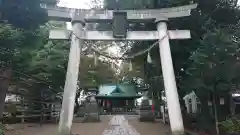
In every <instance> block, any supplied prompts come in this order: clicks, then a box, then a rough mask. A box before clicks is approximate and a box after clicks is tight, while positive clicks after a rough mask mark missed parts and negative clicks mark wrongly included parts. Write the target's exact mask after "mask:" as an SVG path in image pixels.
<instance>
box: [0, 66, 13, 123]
mask: <svg viewBox="0 0 240 135" xmlns="http://www.w3.org/2000/svg"><path fill="white" fill-rule="evenodd" d="M11 76H12V68H11V67H8V68H4V69H1V70H0V122H1V120H2V116H3V111H4V105H5V98H6V94H7V91H8V87H9V84H10V78H11Z"/></svg>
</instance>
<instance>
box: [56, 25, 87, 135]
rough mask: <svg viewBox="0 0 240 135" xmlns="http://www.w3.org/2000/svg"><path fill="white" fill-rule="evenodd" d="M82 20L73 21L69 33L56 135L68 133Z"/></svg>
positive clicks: (72, 110)
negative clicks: (69, 41) (67, 56)
mask: <svg viewBox="0 0 240 135" xmlns="http://www.w3.org/2000/svg"><path fill="white" fill-rule="evenodd" d="M83 25H84V23H83V21H82V22H80V21H76V22H75V21H73V22H72V27H73V32H74V34H72V35H71V46H70V52H69V59H68V67H67V74H66V80H65V86H64V93H63V101H62V109H61V113H60V121H59V126H58V135H70V134H71V133H70V131H71V126H72V121H73V112H74V103H75V97H76V90H77V80H78V74H79V65H80V56H81V48H82V45H83V40H82V39H79V37H82V35H81V34H82V29H83Z"/></svg>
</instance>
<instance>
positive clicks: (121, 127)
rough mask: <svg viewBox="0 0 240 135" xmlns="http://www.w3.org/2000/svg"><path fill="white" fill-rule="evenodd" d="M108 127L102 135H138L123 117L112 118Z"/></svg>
mask: <svg viewBox="0 0 240 135" xmlns="http://www.w3.org/2000/svg"><path fill="white" fill-rule="evenodd" d="M109 125H110V129H105V130H104V132H103V133H102V135H140V134H139V133H138V132H137V131H136V130H135V129H134V127H132V126H131V125H129V124H128V120H127V119H126V118H125V117H124V116H123V115H116V116H113V117H112V119H111V120H110V122H109Z"/></svg>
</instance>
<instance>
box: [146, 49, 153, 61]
mask: <svg viewBox="0 0 240 135" xmlns="http://www.w3.org/2000/svg"><path fill="white" fill-rule="evenodd" d="M147 62H148V63H150V64H151V63H152V58H151V55H150V52H149V51H148V55H147Z"/></svg>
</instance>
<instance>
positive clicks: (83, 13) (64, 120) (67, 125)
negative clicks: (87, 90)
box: [48, 4, 197, 135]
mask: <svg viewBox="0 0 240 135" xmlns="http://www.w3.org/2000/svg"><path fill="white" fill-rule="evenodd" d="M196 7H197V5H196V4H192V5H187V6H180V7H174V8H164V9H157V10H154V9H150V10H118V11H114V10H77V9H75V10H74V12H71V11H69V9H65V8H53V9H48V16H49V18H50V19H51V20H58V21H59V20H61V21H66V22H72V27H73V31H72V32H69V31H66V30H51V31H50V35H49V38H50V39H65V40H69V39H70V38H71V47H70V53H69V61H68V68H67V75H66V81H65V87H64V94H63V102H62V109H61V115H60V122H59V130H58V134H59V135H69V134H70V130H71V125H72V120H73V110H74V100H75V94H76V89H77V80H78V74H79V65H80V53H81V46H82V44H83V40H159V52H160V59H161V66H162V72H163V78H164V87H165V92H166V97H167V106H168V113H169V118H170V126H171V130H172V133H173V134H181V133H183V132H184V127H183V120H182V114H181V109H180V104H179V97H178V93H177V87H176V81H175V75H174V69H173V64H172V56H171V50H170V45H169V39H189V38H191V36H190V31H189V30H168V29H167V23H166V22H167V21H168V19H169V18H176V17H184V16H189V15H190V12H191V10H192V9H195V8H196ZM116 12H121V13H125V18H126V19H127V21H131V22H145V21H155V22H156V27H157V31H125V33H126V34H125V35H123V36H121V35H116V33H114V32H113V31H87V30H84V28H83V27H84V24H85V23H97V22H112V21H113V22H114V17H115V15H116V14H115V13H116ZM115 21H116V20H115Z"/></svg>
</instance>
